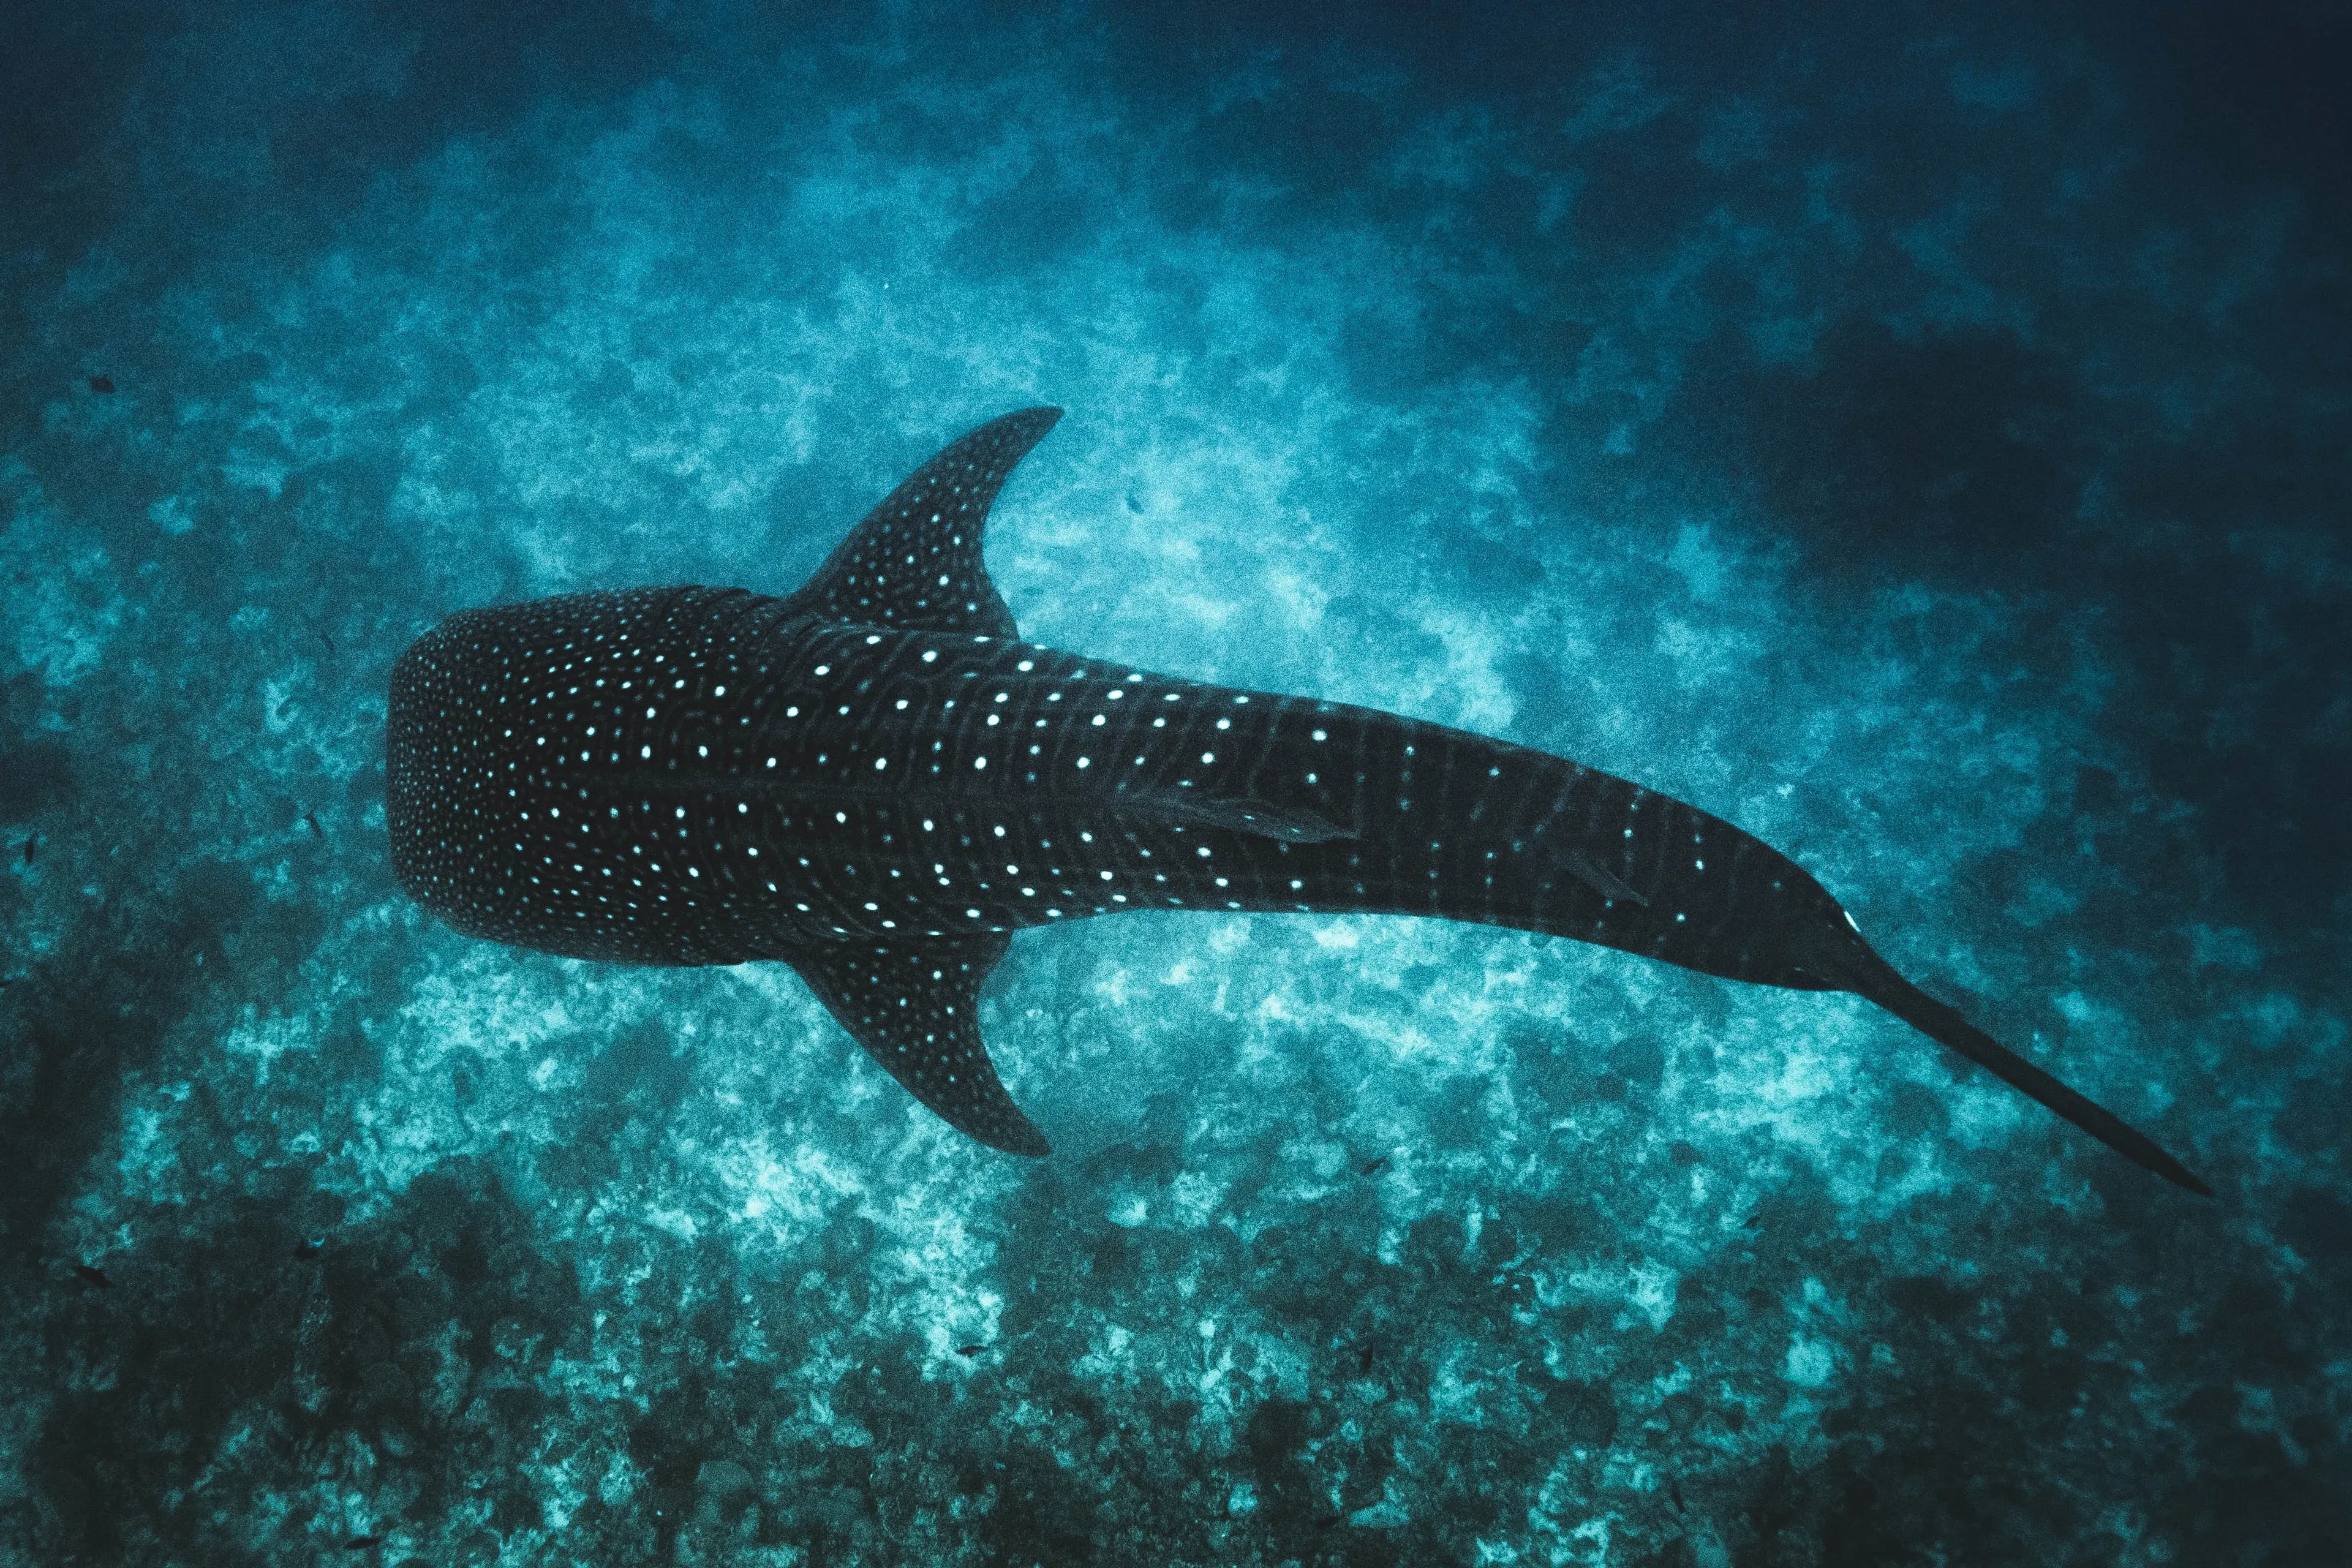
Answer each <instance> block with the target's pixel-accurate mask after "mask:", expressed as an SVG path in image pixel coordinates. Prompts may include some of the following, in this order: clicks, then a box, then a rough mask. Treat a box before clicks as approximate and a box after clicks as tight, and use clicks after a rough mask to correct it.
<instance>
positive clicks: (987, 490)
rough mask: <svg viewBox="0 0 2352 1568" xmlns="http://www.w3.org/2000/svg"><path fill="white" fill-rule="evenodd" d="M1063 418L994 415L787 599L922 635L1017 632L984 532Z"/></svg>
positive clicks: (914, 478)
mask: <svg viewBox="0 0 2352 1568" xmlns="http://www.w3.org/2000/svg"><path fill="white" fill-rule="evenodd" d="M1061 416H1062V411H1061V410H1060V409H1058V408H1024V409H1023V410H1021V411H1020V412H1019V413H1017V414H1007V415H1005V416H1003V418H1001V419H992V420H990V421H989V422H988V423H987V424H985V425H983V426H981V427H980V428H979V429H977V430H974V431H972V432H971V434H970V435H967V436H963V437H958V438H957V439H956V440H955V441H953V442H950V444H949V446H948V447H947V449H946V450H945V451H943V452H941V453H940V455H939V456H938V457H936V458H932V459H931V460H930V461H929V462H928V463H925V464H924V465H923V466H922V467H921V468H917V469H916V470H915V471H914V473H913V474H911V475H910V476H908V479H907V481H906V482H905V483H904V484H902V485H900V486H899V487H898V489H895V490H892V491H891V492H890V493H889V494H888V495H887V496H886V497H885V498H883V501H882V504H881V505H880V506H877V507H876V508H875V509H874V510H872V511H870V512H868V513H866V521H863V522H861V523H859V524H858V525H857V526H856V528H854V529H852V530H850V532H849V537H848V538H846V539H845V540H843V541H842V542H841V543H840V544H839V546H837V547H836V548H835V551H834V552H833V553H832V554H831V555H828V556H826V557H825V561H824V565H822V566H820V567H818V568H817V569H816V574H815V575H814V576H812V577H811V578H810V579H809V580H808V582H807V583H805V584H803V585H802V587H801V589H800V591H799V592H798V593H796V594H794V595H793V596H792V597H791V598H789V599H787V600H786V601H784V605H785V608H786V610H787V611H788V612H789V613H791V614H793V615H814V616H823V617H824V618H825V619H826V620H833V621H855V622H857V623H859V624H860V625H864V626H906V627H908V628H911V629H915V630H920V631H936V632H973V633H977V634H979V635H981V636H983V637H1019V636H1020V635H1021V633H1020V630H1019V628H1017V627H1016V626H1014V625H1013V612H1012V611H1011V610H1008V609H1006V608H1005V607H1004V599H1003V595H1000V594H998V593H997V591H996V584H993V583H992V582H990V581H989V580H988V569H987V568H986V567H985V566H983V565H982V563H981V558H980V535H981V530H982V527H983V526H985V525H986V523H987V521H988V509H989V507H990V506H991V505H992V504H993V503H994V502H995V500H996V492H997V491H998V490H1001V489H1003V488H1004V480H1005V476H1007V475H1009V474H1010V473H1012V472H1013V465H1014V464H1015V463H1018V462H1019V461H1020V460H1021V459H1022V458H1024V457H1026V456H1027V455H1028V453H1029V448H1030V447H1034V446H1035V445H1036V444H1037V443H1038V442H1039V441H1040V440H1042V439H1044V437H1045V432H1046V431H1048V430H1051V429H1052V428H1053V427H1054V422H1055V420H1057V419H1059V418H1060V417H1061Z"/></svg>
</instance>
